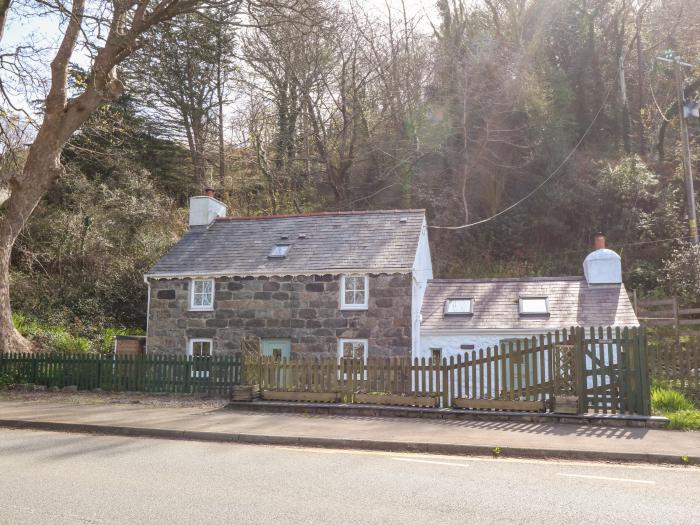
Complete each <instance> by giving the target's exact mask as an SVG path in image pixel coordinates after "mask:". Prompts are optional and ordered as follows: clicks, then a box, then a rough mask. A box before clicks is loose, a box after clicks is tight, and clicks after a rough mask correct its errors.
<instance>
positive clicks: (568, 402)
mask: <svg viewBox="0 0 700 525" xmlns="http://www.w3.org/2000/svg"><path fill="white" fill-rule="evenodd" d="M552 412H557V413H558V414H578V396H555V397H554V398H553V399H552Z"/></svg>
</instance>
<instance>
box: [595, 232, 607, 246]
mask: <svg viewBox="0 0 700 525" xmlns="http://www.w3.org/2000/svg"><path fill="white" fill-rule="evenodd" d="M593 239H594V241H593V246H594V248H595V249H596V250H604V249H605V235H603V234H602V233H600V232H598V233H596V234H595V237H593Z"/></svg>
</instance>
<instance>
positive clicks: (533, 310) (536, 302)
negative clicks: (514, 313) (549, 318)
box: [519, 297, 549, 315]
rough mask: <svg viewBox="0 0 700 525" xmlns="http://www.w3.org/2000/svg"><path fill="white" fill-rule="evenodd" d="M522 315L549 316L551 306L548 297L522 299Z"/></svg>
mask: <svg viewBox="0 0 700 525" xmlns="http://www.w3.org/2000/svg"><path fill="white" fill-rule="evenodd" d="M519 304H520V306H519V308H520V315H537V314H548V313H549V305H548V304H547V298H546V297H521V298H520V302H519Z"/></svg>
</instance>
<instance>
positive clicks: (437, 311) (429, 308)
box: [421, 277, 639, 332]
mask: <svg viewBox="0 0 700 525" xmlns="http://www.w3.org/2000/svg"><path fill="white" fill-rule="evenodd" d="M520 297H547V301H548V306H549V314H546V315H545V314H539V315H532V314H527V315H521V314H520V313H519V308H518V301H519V298H520ZM451 298H473V299H474V303H473V315H447V316H445V315H444V313H443V312H444V305H445V301H446V300H447V299H451ZM421 316H422V322H421V331H423V332H431V331H432V332H460V331H465V332H466V331H470V330H488V331H490V330H523V331H528V332H530V331H533V330H544V331H548V330H556V329H560V328H563V327H572V326H583V327H592V326H593V327H598V326H620V327H623V326H639V321H638V320H637V316H636V315H635V313H634V309H633V308H632V304H631V303H630V300H629V297H628V296H627V292H626V290H625V287H624V285H622V284H607V285H589V284H588V283H587V282H586V280H585V279H584V278H582V277H531V278H517V279H515V278H514V279H434V280H430V281H428V287H427V290H426V293H425V298H424V300H423V306H422V310H421Z"/></svg>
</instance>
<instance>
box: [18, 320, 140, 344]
mask: <svg viewBox="0 0 700 525" xmlns="http://www.w3.org/2000/svg"><path fill="white" fill-rule="evenodd" d="M12 320H13V322H14V324H15V328H17V330H18V331H19V333H21V334H22V335H23V336H24V337H26V338H28V339H31V340H32V341H33V342H35V343H37V344H38V345H39V346H40V347H41V348H42V349H44V350H48V351H52V352H61V353H69V354H74V353H85V352H91V351H97V352H103V353H109V352H111V351H112V349H113V345H114V336H116V335H143V330H141V329H140V328H113V327H108V328H102V329H99V328H95V329H92V330H89V329H87V327H84V326H81V325H71V327H69V328H65V327H64V326H57V325H55V324H50V323H47V322H42V321H40V320H38V319H35V318H33V317H30V316H28V315H26V314H23V313H21V312H13V313H12Z"/></svg>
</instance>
